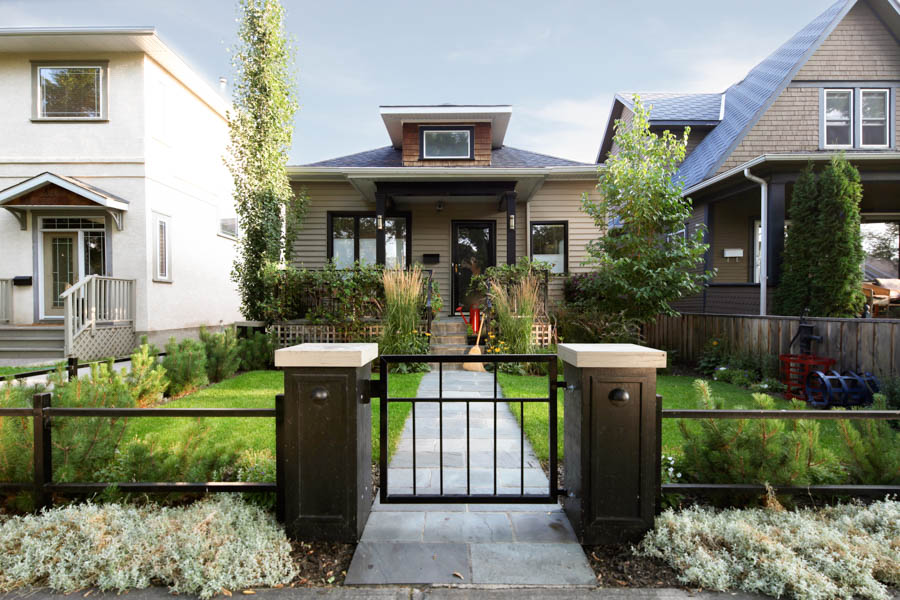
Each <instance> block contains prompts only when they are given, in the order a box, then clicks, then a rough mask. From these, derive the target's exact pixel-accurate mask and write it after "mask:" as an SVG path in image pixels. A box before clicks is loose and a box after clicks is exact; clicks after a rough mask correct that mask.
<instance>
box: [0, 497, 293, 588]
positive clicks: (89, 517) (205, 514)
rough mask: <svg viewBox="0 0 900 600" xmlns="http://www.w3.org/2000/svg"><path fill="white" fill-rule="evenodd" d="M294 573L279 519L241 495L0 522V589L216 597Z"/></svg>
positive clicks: (77, 508) (80, 508)
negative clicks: (155, 591)
mask: <svg viewBox="0 0 900 600" xmlns="http://www.w3.org/2000/svg"><path fill="white" fill-rule="evenodd" d="M295 575H296V570H295V568H294V566H293V562H292V560H291V546H290V543H289V542H288V540H287V538H286V537H285V535H284V532H283V530H282V528H281V527H280V526H279V525H278V524H277V523H276V522H275V520H274V518H273V517H272V516H271V515H269V514H267V513H266V512H264V511H263V510H261V509H260V508H257V507H253V506H251V505H249V504H247V503H245V502H242V501H241V500H239V499H237V498H231V497H227V496H226V495H224V494H223V495H219V496H214V497H211V498H207V499H205V500H202V501H200V502H197V503H194V504H191V505H189V506H186V507H178V508H161V507H157V506H153V505H149V506H143V507H138V506H131V505H118V504H107V505H104V506H98V505H95V504H91V503H87V504H78V505H71V506H67V507H62V508H56V509H52V510H49V511H46V512H44V513H42V514H41V515H37V516H33V515H29V516H22V517H12V518H9V519H6V520H4V521H2V522H0V591H3V592H7V591H10V590H13V589H16V588H22V587H30V586H49V587H50V588H51V589H53V590H54V591H57V592H65V593H71V592H74V591H77V590H83V589H85V588H93V587H96V588H99V589H100V590H103V591H116V592H120V593H121V592H126V591H127V590H129V589H131V588H147V587H150V586H151V585H154V584H158V583H163V584H165V585H167V586H169V589H170V590H171V591H172V592H173V593H175V594H196V595H199V596H200V597H201V598H210V597H212V596H215V595H217V594H221V593H223V592H227V595H230V593H231V592H230V591H229V590H237V589H244V588H252V587H262V586H266V587H272V586H279V585H284V584H287V583H289V582H290V581H291V580H292V579H293V578H294V577H295Z"/></svg>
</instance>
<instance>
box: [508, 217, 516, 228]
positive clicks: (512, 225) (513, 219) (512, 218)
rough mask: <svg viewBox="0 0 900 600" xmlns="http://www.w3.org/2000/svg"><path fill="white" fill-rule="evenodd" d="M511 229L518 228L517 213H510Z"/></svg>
mask: <svg viewBox="0 0 900 600" xmlns="http://www.w3.org/2000/svg"><path fill="white" fill-rule="evenodd" d="M509 230H510V231H515V230H516V215H509Z"/></svg>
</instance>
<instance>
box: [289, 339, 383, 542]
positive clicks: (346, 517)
mask: <svg viewBox="0 0 900 600" xmlns="http://www.w3.org/2000/svg"><path fill="white" fill-rule="evenodd" d="M377 356H378V344H300V345H298V346H292V347H290V348H282V349H280V350H277V351H276V352H275V366H276V367H279V368H283V369H284V407H283V409H284V414H283V423H282V427H283V429H282V431H283V436H282V439H281V441H280V442H279V447H280V448H281V450H282V456H281V460H280V461H279V464H281V465H282V469H283V471H282V481H281V482H279V488H280V489H281V490H283V492H281V493H283V501H284V525H285V529H286V530H287V533H288V535H291V536H293V537H295V538H297V539H303V540H309V541H329V542H348V543H354V542H357V541H359V539H360V537H361V536H362V531H363V528H364V527H365V525H366V520H367V519H368V516H369V511H370V510H371V508H372V498H373V496H372V410H371V404H370V402H369V398H368V393H367V390H368V386H367V385H365V382H367V381H368V380H369V379H370V378H371V373H372V361H373V360H375V358H376V357H377Z"/></svg>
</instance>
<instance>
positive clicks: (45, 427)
mask: <svg viewBox="0 0 900 600" xmlns="http://www.w3.org/2000/svg"><path fill="white" fill-rule="evenodd" d="M31 402H32V407H33V408H34V425H33V429H34V510H35V512H40V511H41V510H42V509H44V508H49V507H50V505H51V497H50V492H49V491H48V490H47V484H50V483H52V482H53V452H52V450H53V449H52V446H51V444H50V420H49V417H48V416H47V415H45V414H44V409H45V408H50V393H49V392H43V393H40V394H35V395H34V397H32V399H31Z"/></svg>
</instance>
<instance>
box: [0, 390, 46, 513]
mask: <svg viewBox="0 0 900 600" xmlns="http://www.w3.org/2000/svg"><path fill="white" fill-rule="evenodd" d="M38 391H41V390H40V388H35V387H32V386H29V385H26V384H25V382H24V381H19V382H15V381H5V382H3V383H0V408H30V407H31V406H32V401H31V398H32V396H33V395H34V394H35V393H37V392H38ZM32 425H33V421H32V418H31V417H0V481H10V482H25V481H31V480H32V479H33V478H34V472H33V468H32V466H33V465H34V455H33V451H34V433H33V430H32ZM31 501H32V496H31V492H30V491H29V492H26V493H24V494H14V495H9V496H7V504H8V505H9V507H10V508H14V509H17V510H28V509H30V508H31Z"/></svg>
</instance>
